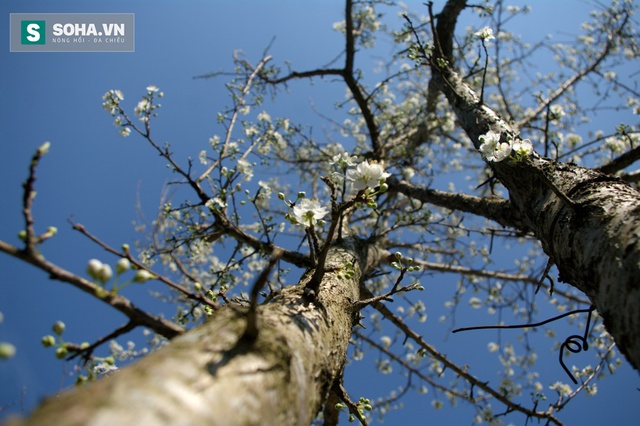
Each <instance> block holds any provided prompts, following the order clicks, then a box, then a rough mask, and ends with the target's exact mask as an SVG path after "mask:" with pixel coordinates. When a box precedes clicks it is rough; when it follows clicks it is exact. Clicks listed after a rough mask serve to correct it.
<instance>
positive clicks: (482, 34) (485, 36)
mask: <svg viewBox="0 0 640 426" xmlns="http://www.w3.org/2000/svg"><path fill="white" fill-rule="evenodd" d="M473 35H474V36H476V37H477V38H479V39H480V40H485V41H489V40H493V39H494V38H495V37H494V36H493V30H492V29H491V28H489V27H484V28H481V29H480V30H478V31H476V32H475V33H473Z"/></svg>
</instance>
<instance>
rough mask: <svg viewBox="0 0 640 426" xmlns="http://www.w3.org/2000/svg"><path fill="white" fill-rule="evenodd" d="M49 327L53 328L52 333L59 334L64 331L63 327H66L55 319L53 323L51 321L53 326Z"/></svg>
mask: <svg viewBox="0 0 640 426" xmlns="http://www.w3.org/2000/svg"><path fill="white" fill-rule="evenodd" d="M51 328H52V329H53V332H54V333H56V334H57V335H58V336H60V335H61V334H62V333H64V329H65V328H66V326H65V325H64V323H63V322H62V321H56V322H55V323H53V327H51Z"/></svg>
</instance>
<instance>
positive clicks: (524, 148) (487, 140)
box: [478, 130, 533, 163]
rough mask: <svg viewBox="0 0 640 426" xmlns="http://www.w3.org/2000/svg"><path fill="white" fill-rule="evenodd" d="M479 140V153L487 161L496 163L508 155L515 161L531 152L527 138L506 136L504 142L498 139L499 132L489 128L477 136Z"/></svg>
mask: <svg viewBox="0 0 640 426" xmlns="http://www.w3.org/2000/svg"><path fill="white" fill-rule="evenodd" d="M478 139H479V140H480V142H481V144H480V153H482V156H483V157H484V158H485V160H487V161H491V162H495V163H498V162H500V161H502V160H504V159H505V158H507V157H509V156H510V155H511V156H513V157H514V159H515V160H516V161H522V160H524V159H525V158H527V157H529V156H530V155H531V153H532V152H533V145H532V144H531V141H530V140H529V139H517V140H515V141H514V140H513V139H512V138H511V137H509V136H507V138H506V141H505V142H501V141H500V133H497V132H494V131H493V130H489V131H488V132H487V133H485V134H484V135H481V136H480V137H479V138H478Z"/></svg>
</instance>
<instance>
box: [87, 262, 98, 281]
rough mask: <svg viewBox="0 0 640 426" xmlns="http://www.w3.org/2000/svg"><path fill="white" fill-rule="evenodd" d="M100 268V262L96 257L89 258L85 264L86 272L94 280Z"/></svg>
mask: <svg viewBox="0 0 640 426" xmlns="http://www.w3.org/2000/svg"><path fill="white" fill-rule="evenodd" d="M101 269H102V262H100V261H99V260H98V259H91V260H90V261H89V263H88V265H87V274H89V276H90V277H91V278H93V279H94V280H97V279H98V276H99V275H100V270H101Z"/></svg>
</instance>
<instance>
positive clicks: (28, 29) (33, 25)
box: [20, 21, 47, 44]
mask: <svg viewBox="0 0 640 426" xmlns="http://www.w3.org/2000/svg"><path fill="white" fill-rule="evenodd" d="M20 34H21V38H20V42H21V43H22V44H45V43H46V41H47V39H46V22H45V21H22V23H21V32H20Z"/></svg>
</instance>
